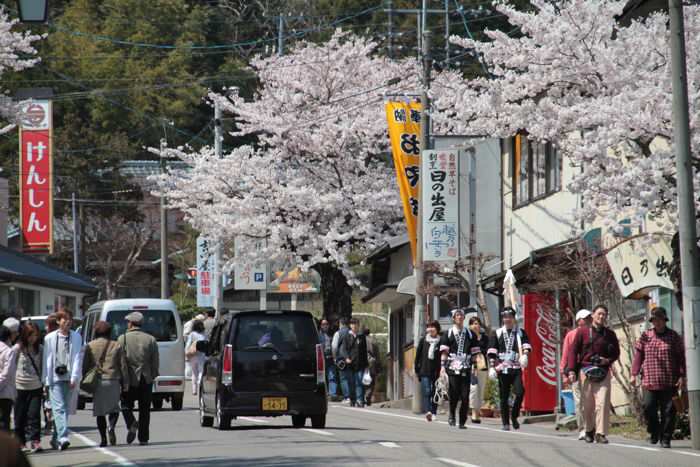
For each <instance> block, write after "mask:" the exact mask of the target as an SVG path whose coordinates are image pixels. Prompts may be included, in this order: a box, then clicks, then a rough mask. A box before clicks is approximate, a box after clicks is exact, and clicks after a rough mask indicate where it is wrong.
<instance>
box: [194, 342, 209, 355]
mask: <svg viewBox="0 0 700 467" xmlns="http://www.w3.org/2000/svg"><path fill="white" fill-rule="evenodd" d="M196 346H197V352H202V353H204V354H206V355H209V341H197V343H196Z"/></svg>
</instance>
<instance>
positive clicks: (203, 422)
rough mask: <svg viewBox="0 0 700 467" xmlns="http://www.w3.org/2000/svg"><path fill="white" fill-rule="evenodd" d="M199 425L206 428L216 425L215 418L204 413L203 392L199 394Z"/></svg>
mask: <svg viewBox="0 0 700 467" xmlns="http://www.w3.org/2000/svg"><path fill="white" fill-rule="evenodd" d="M199 425H200V426H204V427H209V426H212V425H214V417H211V416H209V415H207V413H206V412H205V411H204V400H203V399H202V393H201V391H200V394H199Z"/></svg>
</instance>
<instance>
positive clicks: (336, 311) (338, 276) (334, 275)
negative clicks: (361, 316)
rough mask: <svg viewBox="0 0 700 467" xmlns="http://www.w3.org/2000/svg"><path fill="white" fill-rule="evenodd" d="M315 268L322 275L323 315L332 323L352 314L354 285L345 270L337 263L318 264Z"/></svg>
mask: <svg viewBox="0 0 700 467" xmlns="http://www.w3.org/2000/svg"><path fill="white" fill-rule="evenodd" d="M313 269H314V270H315V271H316V272H318V274H319V275H320V276H321V297H323V317H324V318H326V319H327V320H328V321H329V322H330V323H331V325H335V323H336V322H337V321H338V320H339V319H340V318H348V319H349V318H350V317H351V316H352V287H350V285H348V280H347V278H346V277H345V275H344V274H343V272H342V271H341V270H340V269H338V267H337V266H336V265H335V264H332V263H322V264H316V265H315V266H314V267H313Z"/></svg>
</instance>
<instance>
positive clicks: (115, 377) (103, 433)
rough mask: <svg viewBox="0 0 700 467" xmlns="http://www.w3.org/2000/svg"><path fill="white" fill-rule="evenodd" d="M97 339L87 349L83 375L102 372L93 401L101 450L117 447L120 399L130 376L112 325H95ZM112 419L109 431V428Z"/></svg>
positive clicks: (104, 323) (101, 323)
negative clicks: (116, 429) (106, 447)
mask: <svg viewBox="0 0 700 467" xmlns="http://www.w3.org/2000/svg"><path fill="white" fill-rule="evenodd" d="M94 332H95V334H94V335H95V338H94V339H93V340H92V341H90V343H89V344H88V345H87V346H86V347H85V359H84V360H83V374H87V373H88V372H89V371H90V370H92V369H93V368H94V367H97V368H99V370H98V371H99V372H100V374H101V378H100V384H99V386H97V389H96V390H95V394H94V395H93V401H92V415H93V416H94V417H97V429H98V430H99V432H100V440H101V441H100V447H105V446H107V436H108V435H109V444H111V445H112V446H114V445H115V444H117V437H116V434H115V432H114V427H115V425H116V424H117V420H118V419H119V410H120V406H119V399H120V397H121V393H122V388H128V387H129V381H128V378H129V372H128V371H127V369H126V358H125V356H124V351H123V349H122V347H121V346H120V345H119V344H118V343H117V342H115V341H113V340H112V339H111V336H112V325H111V324H109V323H108V322H106V321H98V322H97V323H96V324H95V331H94ZM107 417H109V428H108V427H107Z"/></svg>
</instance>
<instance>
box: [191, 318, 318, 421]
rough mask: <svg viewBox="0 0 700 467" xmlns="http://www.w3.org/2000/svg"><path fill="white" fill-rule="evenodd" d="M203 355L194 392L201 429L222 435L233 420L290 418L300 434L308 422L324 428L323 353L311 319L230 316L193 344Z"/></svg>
mask: <svg viewBox="0 0 700 467" xmlns="http://www.w3.org/2000/svg"><path fill="white" fill-rule="evenodd" d="M198 349H200V350H202V351H204V352H205V353H206V360H205V363H204V369H203V373H202V382H201V385H200V391H199V419H200V424H201V425H202V426H212V425H214V426H215V427H216V428H218V429H220V430H225V429H228V428H229V427H230V426H231V420H232V419H233V418H236V417H238V416H263V417H278V416H282V415H291V416H292V425H293V426H294V427H295V428H301V427H303V426H304V425H305V424H306V419H307V418H310V419H311V425H312V426H313V427H314V428H324V427H325V425H326V412H327V411H328V400H327V397H326V383H325V367H324V363H325V362H324V358H323V348H322V347H321V345H320V344H319V338H318V331H317V330H316V325H315V321H314V318H313V316H312V315H311V313H308V312H305V311H241V312H232V313H229V314H227V315H225V317H224V318H223V319H222V321H221V322H219V323H218V324H217V325H216V326H215V327H214V329H213V330H212V333H211V337H210V341H209V342H206V343H205V342H201V343H198Z"/></svg>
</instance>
